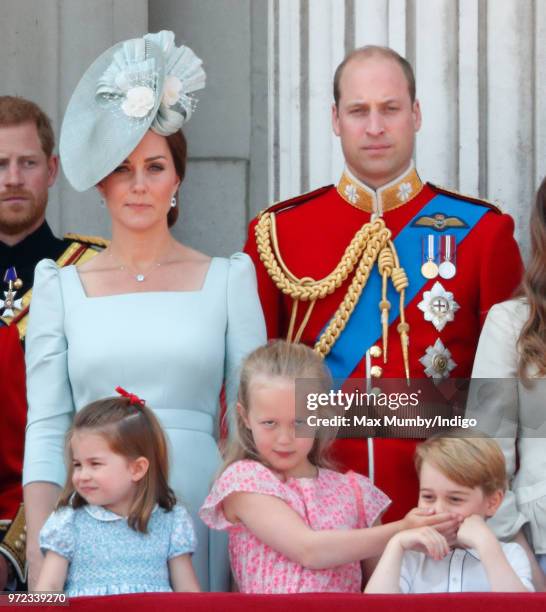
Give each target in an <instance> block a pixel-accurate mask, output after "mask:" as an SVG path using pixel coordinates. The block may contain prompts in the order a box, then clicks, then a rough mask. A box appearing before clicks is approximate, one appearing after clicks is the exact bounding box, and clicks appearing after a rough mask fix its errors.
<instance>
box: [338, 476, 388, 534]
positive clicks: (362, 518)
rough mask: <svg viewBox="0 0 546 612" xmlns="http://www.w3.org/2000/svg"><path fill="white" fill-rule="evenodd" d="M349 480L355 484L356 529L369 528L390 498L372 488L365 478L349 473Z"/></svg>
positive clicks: (374, 487)
mask: <svg viewBox="0 0 546 612" xmlns="http://www.w3.org/2000/svg"><path fill="white" fill-rule="evenodd" d="M348 475H350V478H351V480H352V482H353V483H355V484H356V487H355V488H356V491H355V493H356V495H357V508H358V517H359V520H358V523H359V524H358V527H359V528H361V527H371V526H372V525H373V524H374V523H375V521H376V520H377V519H378V518H379V517H380V516H381V515H382V514H383V512H385V510H386V509H387V508H388V507H389V505H390V504H391V500H390V498H389V497H388V496H387V495H385V493H383V491H381V489H378V488H377V487H376V486H374V485H373V484H372V483H371V481H370V480H368V478H366V476H362V474H357V473H356V472H349V474H348Z"/></svg>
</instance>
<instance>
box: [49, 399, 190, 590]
mask: <svg viewBox="0 0 546 612" xmlns="http://www.w3.org/2000/svg"><path fill="white" fill-rule="evenodd" d="M117 390H118V392H119V393H121V395H122V396H123V397H113V398H107V399H103V400H99V401H96V402H93V403H92V404H89V405H88V406H87V407H85V408H84V409H83V410H81V411H79V412H78V413H77V414H76V416H75V417H74V423H73V426H72V428H71V429H70V431H69V432H68V435H67V443H66V448H67V458H68V477H67V482H66V485H65V488H64V491H63V492H62V494H61V497H60V499H59V502H58V503H57V507H56V510H55V512H53V514H52V515H51V516H50V517H49V519H48V520H47V522H46V523H45V525H44V526H43V528H42V530H41V532H40V547H41V549H42V551H43V552H44V553H45V561H44V564H43V566H42V569H41V572H40V577H39V580H38V584H37V590H39V591H60V590H65V591H66V592H67V594H69V595H71V596H78V595H106V594H117V593H142V592H149V591H173V590H174V591H199V584H198V582H197V578H196V576H195V573H194V570H193V567H192V562H191V554H192V553H193V551H194V550H195V547H196V539H195V534H194V530H193V525H192V521H191V518H190V516H189V514H188V512H187V511H186V510H185V509H184V508H183V507H182V506H180V505H179V504H177V503H176V498H175V496H174V493H173V492H172V490H171V489H170V488H169V486H168V484H167V483H168V451H167V444H166V440H165V436H164V433H163V430H162V429H161V426H160V424H159V422H158V421H157V419H156V417H155V416H154V414H153V413H152V411H151V410H150V409H149V408H148V407H147V406H146V405H145V404H144V401H143V400H140V399H139V398H138V397H136V396H134V395H132V394H129V393H127V392H126V391H124V390H123V389H120V388H118V389H117Z"/></svg>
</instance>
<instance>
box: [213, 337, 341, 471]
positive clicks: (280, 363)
mask: <svg viewBox="0 0 546 612" xmlns="http://www.w3.org/2000/svg"><path fill="white" fill-rule="evenodd" d="M256 378H262V379H263V378H266V379H269V380H271V381H272V382H273V381H274V380H277V381H278V380H279V379H284V380H289V381H295V380H296V379H300V380H302V379H303V380H302V382H303V381H305V382H306V383H307V384H308V385H312V386H313V391H318V392H323V393H327V392H328V391H329V390H330V389H331V387H332V377H331V375H330V372H329V371H328V368H327V367H326V365H325V363H324V361H323V360H322V359H321V357H320V356H319V355H318V354H317V353H315V351H313V350H312V349H310V348H309V347H308V346H305V345H304V344H291V343H288V342H286V341H285V340H273V341H271V342H269V344H266V345H265V346H261V347H259V348H257V349H256V350H255V351H253V352H252V353H250V355H248V357H247V358H246V359H245V360H244V361H243V364H242V366H241V380H240V385H239V402H240V404H241V406H242V407H243V410H244V411H246V413H247V414H248V411H249V409H250V407H251V404H252V393H251V386H252V383H253V382H254V381H255V380H256ZM327 410H328V409H327V408H324V407H323V408H322V412H323V413H325V412H326V411H327ZM320 412H321V409H319V410H317V416H319V415H320V414H319V413H320ZM235 420H236V429H235V432H234V435H232V436H231V439H230V441H229V443H228V446H227V449H226V453H225V461H224V465H223V466H222V469H221V472H222V471H224V470H225V469H226V468H227V467H228V466H229V465H231V464H232V463H235V461H239V460H241V459H254V460H255V461H260V462H262V460H261V458H260V456H259V454H258V451H257V449H256V445H255V443H254V438H253V436H252V431H251V430H250V429H249V428H248V427H247V426H246V425H245V422H244V420H243V417H242V415H241V414H239V411H237V413H236V416H235ZM332 431H335V430H334V428H333V427H324V428H316V430H315V433H316V435H315V440H314V443H313V447H312V448H311V451H310V453H309V455H308V459H309V461H310V462H311V463H312V464H313V465H316V466H318V467H332V461H331V460H330V459H329V458H328V448H329V446H330V444H331V442H332V439H333V433H332Z"/></svg>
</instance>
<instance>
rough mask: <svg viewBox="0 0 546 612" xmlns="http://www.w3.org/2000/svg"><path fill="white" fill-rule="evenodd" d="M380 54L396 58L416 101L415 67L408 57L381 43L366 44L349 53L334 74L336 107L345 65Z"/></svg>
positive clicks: (386, 57) (380, 55) (411, 97)
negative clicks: (354, 60) (382, 45)
mask: <svg viewBox="0 0 546 612" xmlns="http://www.w3.org/2000/svg"><path fill="white" fill-rule="evenodd" d="M374 56H379V57H383V58H385V59H392V60H394V61H395V62H396V63H397V64H398V65H399V66H400V68H402V71H403V73H404V76H405V77H406V81H407V82H408V91H409V95H410V99H411V103H412V104H413V103H414V102H415V74H414V72H413V68H412V67H411V64H410V63H409V62H408V60H407V59H405V58H404V57H402V56H401V55H399V54H398V53H396V51H395V50H394V49H391V48H390V47H381V46H379V45H366V46H365V47H359V48H358V49H354V50H353V51H351V52H350V53H349V54H347V55H346V56H345V58H344V60H343V61H342V62H341V64H340V65H339V66H338V67H337V68H336V72H335V74H334V101H335V104H336V108H337V107H338V105H339V99H340V97H341V92H340V90H339V82H340V80H341V76H342V74H343V70H344V68H345V66H346V65H347V64H348V63H349V62H350V61H351V60H353V59H368V58H370V57H374Z"/></svg>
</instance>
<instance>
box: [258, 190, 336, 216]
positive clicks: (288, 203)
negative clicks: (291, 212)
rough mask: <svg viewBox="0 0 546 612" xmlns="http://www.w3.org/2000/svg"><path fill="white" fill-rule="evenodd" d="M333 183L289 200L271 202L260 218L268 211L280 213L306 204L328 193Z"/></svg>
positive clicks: (260, 214)
mask: <svg viewBox="0 0 546 612" xmlns="http://www.w3.org/2000/svg"><path fill="white" fill-rule="evenodd" d="M332 187H333V185H326V186H325V187H319V188H318V189H315V190H314V191H309V192H307V193H303V194H302V195H299V196H296V197H295V198H290V199H289V200H283V201H282V202H275V204H271V206H269V207H268V208H265V209H264V210H262V211H261V212H260V213H259V215H258V218H260V217H261V216H262V215H263V214H264V213H266V212H274V213H278V212H281V211H284V210H288V209H290V208H294V206H299V205H300V204H305V203H306V202H310V201H311V200H314V199H315V198H318V197H319V196H320V195H322V194H323V193H326V192H327V191H328V190H329V189H332Z"/></svg>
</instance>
